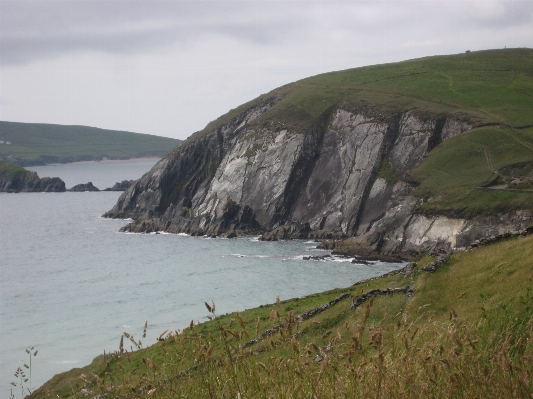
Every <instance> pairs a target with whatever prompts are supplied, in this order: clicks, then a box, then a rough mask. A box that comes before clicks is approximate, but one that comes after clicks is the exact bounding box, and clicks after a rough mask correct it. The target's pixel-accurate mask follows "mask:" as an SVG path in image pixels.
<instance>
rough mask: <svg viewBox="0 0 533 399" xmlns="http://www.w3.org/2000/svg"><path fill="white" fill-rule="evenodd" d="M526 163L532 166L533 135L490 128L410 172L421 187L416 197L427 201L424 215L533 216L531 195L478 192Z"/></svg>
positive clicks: (448, 145)
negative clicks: (507, 168) (527, 212)
mask: <svg viewBox="0 0 533 399" xmlns="http://www.w3.org/2000/svg"><path fill="white" fill-rule="evenodd" d="M524 161H533V135H531V134H530V133H528V132H526V131H522V130H516V129H511V128H507V127H504V126H502V127H493V126H491V127H483V128H478V129H474V130H471V131H469V132H465V133H463V134H462V135H460V136H458V137H455V138H453V139H451V140H448V141H446V142H444V143H442V144H441V145H439V146H438V147H436V148H435V149H434V150H433V151H432V152H431V153H430V154H429V155H428V157H426V159H424V161H423V162H422V163H421V164H420V165H418V166H417V167H416V168H415V169H414V170H413V171H412V172H411V175H412V176H413V177H414V178H415V179H417V180H419V181H420V182H421V185H420V186H419V187H418V188H417V191H416V192H415V194H416V195H418V196H420V197H421V198H424V200H425V201H426V202H425V203H424V204H423V205H421V206H420V210H421V211H423V212H425V213H428V214H439V213H448V214H453V215H458V216H462V217H469V216H475V215H480V214H497V213H499V212H502V211H506V210H513V209H529V210H533V193H519V192H509V191H482V190H479V189H478V188H477V187H479V186H482V185H485V184H487V183H490V182H491V181H492V180H494V179H496V178H497V177H498V174H497V172H495V171H497V170H498V169H501V168H503V167H505V166H507V165H512V164H515V163H518V162H524ZM428 200H429V201H428Z"/></svg>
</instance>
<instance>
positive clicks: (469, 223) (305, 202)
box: [104, 97, 533, 259]
mask: <svg viewBox="0 0 533 399" xmlns="http://www.w3.org/2000/svg"><path fill="white" fill-rule="evenodd" d="M278 101H279V98H277V97H271V98H268V99H263V100H261V101H258V102H256V103H255V104H253V105H251V106H250V107H249V108H248V109H246V110H244V111H243V112H241V113H240V114H239V115H237V116H234V117H233V118H232V119H231V120H229V121H227V122H225V123H221V124H220V125H219V126H218V127H217V128H214V129H213V130H212V131H207V132H202V133H201V134H197V135H196V136H194V135H193V136H192V137H191V138H190V139H189V140H187V141H186V142H185V143H184V144H182V146H180V147H179V148H177V149H176V150H174V151H173V152H172V153H171V154H169V155H168V156H167V157H165V158H164V159H162V160H161V161H159V162H158V163H157V164H156V165H155V166H154V167H153V168H152V170H151V171H150V172H148V173H147V174H145V175H144V176H143V177H142V178H141V179H139V180H138V181H136V182H135V183H134V184H133V185H132V186H131V187H130V188H129V189H127V190H126V191H125V192H124V193H123V194H122V195H121V196H120V198H119V200H118V202H117V204H116V205H115V207H114V208H113V209H112V210H110V211H109V212H107V213H106V214H105V215H104V216H106V217H115V218H126V217H129V218H133V219H134V221H133V222H132V223H130V224H129V225H127V226H126V227H124V228H123V230H124V231H132V232H153V231H167V232H173V233H179V232H186V233H190V234H193V235H204V234H206V235H209V236H217V235H221V234H226V235H228V234H230V235H234V234H262V236H261V239H263V240H279V239H293V238H315V239H335V240H337V241H330V242H327V243H324V244H323V246H322V247H323V248H330V249H334V251H335V252H337V253H345V254H359V255H363V256H365V257H367V258H370V259H373V258H374V257H375V256H381V257H391V256H392V257H391V259H397V257H398V256H399V255H401V256H400V257H401V258H404V259H409V258H412V257H415V256H418V255H419V254H420V253H425V252H430V251H432V250H435V249H443V250H451V249H456V248H464V247H467V246H468V245H470V244H471V243H472V242H474V241H475V240H479V239H482V238H484V237H489V236H492V235H495V234H502V233H505V232H508V231H510V230H517V229H525V228H526V227H527V226H529V225H531V224H533V215H531V214H530V213H528V212H526V211H519V212H516V213H513V214H506V215H494V216H485V217H478V218H474V219H471V220H465V219H458V218H451V217H446V216H435V217H428V216H425V215H423V214H417V213H416V212H415V209H416V205H417V201H418V199H417V198H416V197H415V196H413V195H412V193H413V191H414V189H415V188H416V186H417V184H418V183H417V182H416V181H413V180H412V179H411V178H410V175H409V171H410V170H412V169H413V168H414V167H415V166H417V165H418V164H419V163H420V162H421V161H422V159H423V158H424V156H425V155H426V154H427V153H428V152H429V151H431V150H432V149H433V148H434V147H436V146H437V145H439V144H440V143H441V142H443V141H445V140H448V139H450V138H453V137H455V136H457V135H459V134H461V133H462V132H464V131H466V130H469V129H470V128H471V125H470V124H469V123H468V122H467V121H466V120H460V119H457V118H453V117H449V116H442V115H441V116H428V115H427V114H426V115H425V116H422V115H418V114H416V113H414V112H413V111H408V110H405V111H401V110H397V109H395V110H389V111H388V112H383V110H382V109H373V108H371V107H369V106H367V105H365V106H362V107H355V106H351V107H348V106H341V105H336V106H333V107H331V108H329V109H327V110H326V111H325V112H323V114H322V115H320V117H317V118H315V119H314V122H313V123H311V124H310V126H308V127H307V128H306V129H303V130H302V129H298V128H295V127H291V126H287V125H286V124H284V123H282V121H278V120H275V119H268V118H266V117H262V116H263V115H265V114H268V112H269V110H271V109H273V108H275V107H276V104H277V102H278ZM256 119H257V121H256ZM384 170H393V171H395V173H396V177H394V176H392V177H391V175H390V174H389V175H387V173H383V171H384ZM340 239H345V240H340ZM339 240H340V241H339Z"/></svg>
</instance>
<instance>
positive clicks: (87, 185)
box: [68, 182, 100, 193]
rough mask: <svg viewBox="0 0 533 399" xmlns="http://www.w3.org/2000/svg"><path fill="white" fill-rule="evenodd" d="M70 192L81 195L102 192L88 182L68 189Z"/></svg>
mask: <svg viewBox="0 0 533 399" xmlns="http://www.w3.org/2000/svg"><path fill="white" fill-rule="evenodd" d="M68 191H73V192H78V193H80V192H84V191H100V190H99V189H98V188H96V187H95V186H93V183H92V182H88V183H85V184H76V185H75V186H74V187H72V188H70V189H68Z"/></svg>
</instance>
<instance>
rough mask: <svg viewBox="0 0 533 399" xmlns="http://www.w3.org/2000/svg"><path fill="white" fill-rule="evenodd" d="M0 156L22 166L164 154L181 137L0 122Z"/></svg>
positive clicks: (178, 141) (91, 128) (174, 145)
mask: <svg viewBox="0 0 533 399" xmlns="http://www.w3.org/2000/svg"><path fill="white" fill-rule="evenodd" d="M0 140H3V141H10V142H11V143H12V144H11V145H5V144H4V145H0V159H4V160H7V161H10V162H16V163H19V164H21V165H36V164H43V163H51V162H73V161H82V160H100V159H102V158H103V157H107V158H110V159H127V158H136V157H144V156H164V155H165V154H167V153H168V152H170V151H171V150H172V149H173V148H174V147H176V146H177V145H179V144H180V143H181V141H180V140H177V139H170V138H166V137H158V136H152V135H148V134H139V133H130V132H122V131H115V130H105V129H98V128H93V127H86V126H62V125H49V124H38V123H15V122H2V121H0Z"/></svg>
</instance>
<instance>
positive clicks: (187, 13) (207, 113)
mask: <svg viewBox="0 0 533 399" xmlns="http://www.w3.org/2000/svg"><path fill="white" fill-rule="evenodd" d="M504 46H507V47H533V1H531V0H527V1H510V0H507V1H504V0H485V1H433V0H426V1H410V0H395V1H368V2H367V1H357V0H352V1H340V0H321V1H307V0H292V1H283V0H277V1H275V0H265V1H259V0H258V1H255V0H241V1H227V0H215V1H202V0H195V1H180V0H173V1H157V0H150V1H143V0H137V1H128V0H121V1H120V0H117V1H106V0H93V1H81V0H70V1H54V0H41V1H24V0H16V1H6V0H0V68H1V69H0V119H1V120H8V121H18V122H44V123H58V124H76V125H87V126H95V127H101V128H107V129H117V130H128V131H133V132H139V133H150V134H156V135H160V136H167V137H175V138H182V139H184V138H186V137H188V136H189V135H190V134H192V133H193V132H195V131H197V130H200V129H202V128H203V127H204V126H205V125H206V124H207V123H208V122H209V121H211V120H213V119H215V118H217V117H218V116H220V115H222V114H223V113H225V112H227V111H228V110H230V109H231V108H235V107H236V106H238V105H240V104H242V103H243V102H246V101H248V100H251V99H253V98H255V97H257V96H258V95H260V94H262V93H266V92H268V91H270V90H272V89H274V88H276V87H278V86H281V85H283V84H285V83H289V82H292V81H295V80H297V79H301V78H305V77H308V76H311V75H316V74H319V73H322V72H329V71H333V70H341V69H347V68H353V67H358V66H365V65H372V64H380V63H384V62H392V61H401V60H406V59H411V58H417V57H422V56H427V55H438V54H453V53H461V52H464V51H465V50H472V51H473V50H481V49H489V48H503V47H504Z"/></svg>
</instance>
